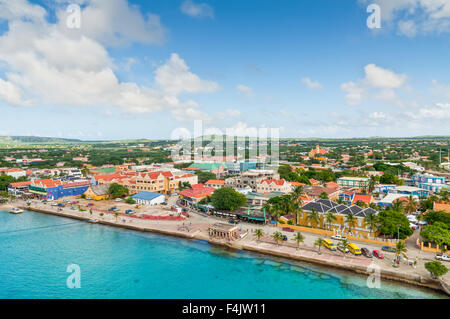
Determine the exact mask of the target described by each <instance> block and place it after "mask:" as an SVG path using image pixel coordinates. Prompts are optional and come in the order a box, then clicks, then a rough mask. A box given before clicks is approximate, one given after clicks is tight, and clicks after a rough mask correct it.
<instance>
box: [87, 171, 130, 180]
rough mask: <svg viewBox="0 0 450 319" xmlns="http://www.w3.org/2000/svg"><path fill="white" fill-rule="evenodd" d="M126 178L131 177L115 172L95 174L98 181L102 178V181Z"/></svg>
mask: <svg viewBox="0 0 450 319" xmlns="http://www.w3.org/2000/svg"><path fill="white" fill-rule="evenodd" d="M124 178H129V177H128V176H126V175H123V174H121V173H113V174H106V175H98V176H94V179H95V180H96V181H99V180H102V181H112V180H115V179H124Z"/></svg>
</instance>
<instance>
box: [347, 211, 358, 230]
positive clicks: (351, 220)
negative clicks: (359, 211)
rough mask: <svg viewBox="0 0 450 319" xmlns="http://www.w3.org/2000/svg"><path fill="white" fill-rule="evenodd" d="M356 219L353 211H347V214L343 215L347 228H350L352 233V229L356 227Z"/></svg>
mask: <svg viewBox="0 0 450 319" xmlns="http://www.w3.org/2000/svg"><path fill="white" fill-rule="evenodd" d="M356 221H357V218H356V217H355V214H353V213H348V214H347V216H346V217H345V222H346V223H347V225H348V228H349V229H350V232H351V233H352V234H353V232H352V229H353V228H355V227H356Z"/></svg>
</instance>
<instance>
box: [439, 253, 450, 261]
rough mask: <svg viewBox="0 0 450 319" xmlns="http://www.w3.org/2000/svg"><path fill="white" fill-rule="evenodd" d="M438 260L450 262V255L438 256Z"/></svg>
mask: <svg viewBox="0 0 450 319" xmlns="http://www.w3.org/2000/svg"><path fill="white" fill-rule="evenodd" d="M436 259H437V260H443V261H450V255H447V254H436Z"/></svg>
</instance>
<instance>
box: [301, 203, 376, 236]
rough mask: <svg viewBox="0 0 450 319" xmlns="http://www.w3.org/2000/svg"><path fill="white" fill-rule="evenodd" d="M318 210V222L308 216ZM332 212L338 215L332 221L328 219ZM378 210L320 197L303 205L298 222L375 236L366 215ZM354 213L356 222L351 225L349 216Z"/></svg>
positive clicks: (338, 231)
mask: <svg viewBox="0 0 450 319" xmlns="http://www.w3.org/2000/svg"><path fill="white" fill-rule="evenodd" d="M313 210H314V211H316V212H317V213H318V215H319V222H318V223H317V224H316V222H315V221H314V220H312V219H311V218H308V215H310V213H311V212H312V211H313ZM328 212H332V213H333V215H334V216H335V217H336V220H334V221H333V222H331V223H328V222H327V221H326V217H325V216H326V214H327V213H328ZM377 213H378V212H377V211H376V210H374V209H372V208H361V207H359V206H356V205H352V206H348V205H344V204H338V203H336V202H333V201H331V200H327V199H320V200H317V201H314V202H310V203H308V204H306V205H304V206H303V207H302V212H301V213H299V214H297V224H298V225H300V226H306V227H315V228H323V229H327V230H332V231H333V232H334V233H336V234H342V235H352V236H355V237H358V236H360V237H369V236H374V234H373V232H371V229H370V226H369V225H367V224H366V222H365V220H364V217H365V216H367V215H370V214H377ZM349 214H352V215H353V217H354V223H352V224H351V225H350V223H349V222H348V218H347V216H348V215H349Z"/></svg>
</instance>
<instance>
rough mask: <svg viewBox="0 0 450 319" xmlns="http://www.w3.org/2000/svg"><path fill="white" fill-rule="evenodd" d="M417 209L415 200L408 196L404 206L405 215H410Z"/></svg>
mask: <svg viewBox="0 0 450 319" xmlns="http://www.w3.org/2000/svg"><path fill="white" fill-rule="evenodd" d="M417 207H418V203H417V200H416V199H415V198H414V197H413V196H412V195H410V196H408V199H407V200H406V205H405V211H406V213H407V214H411V213H412V212H415V211H416V210H417Z"/></svg>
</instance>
